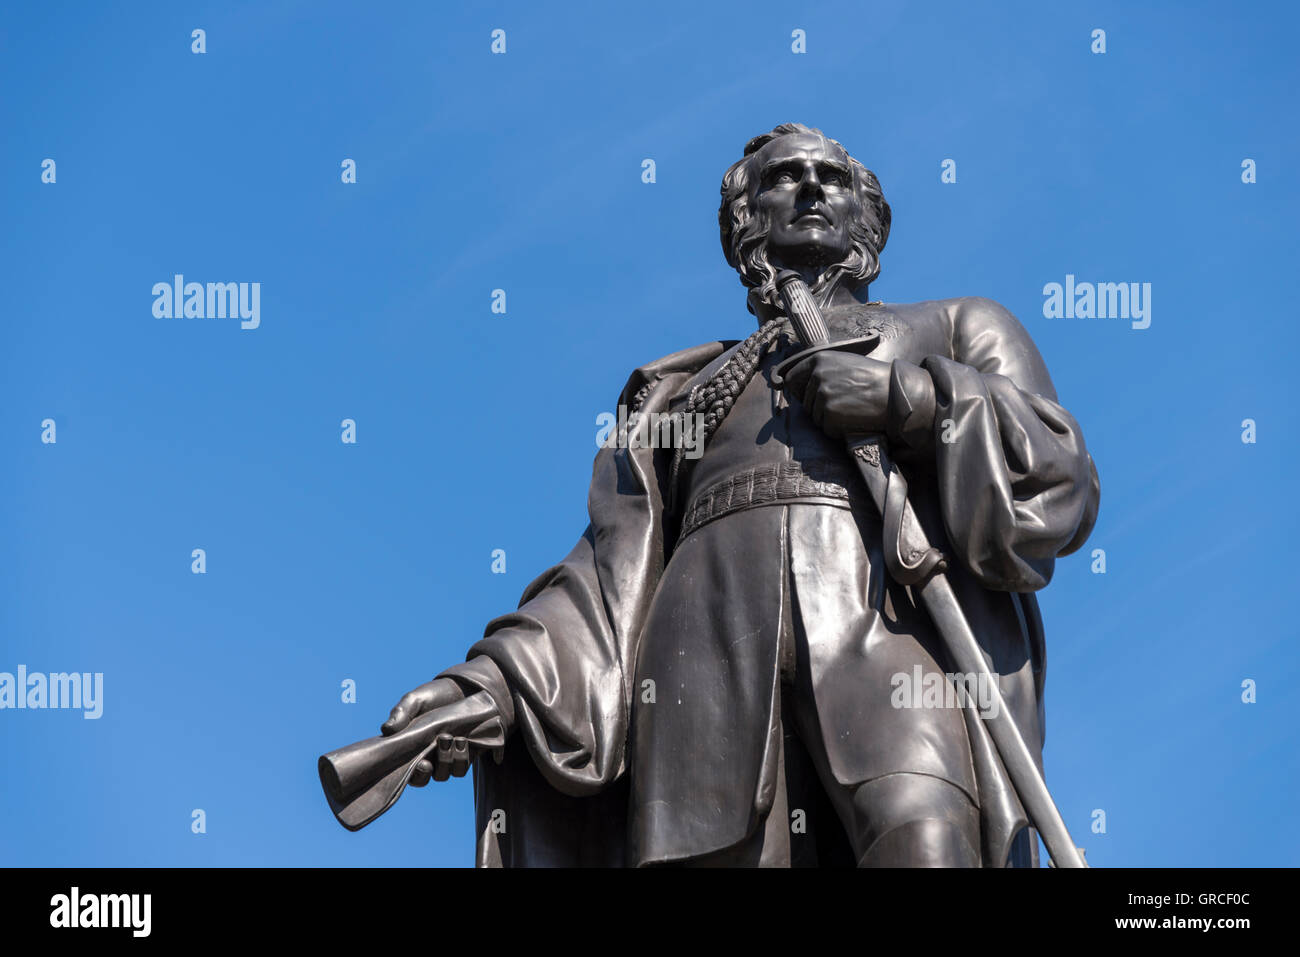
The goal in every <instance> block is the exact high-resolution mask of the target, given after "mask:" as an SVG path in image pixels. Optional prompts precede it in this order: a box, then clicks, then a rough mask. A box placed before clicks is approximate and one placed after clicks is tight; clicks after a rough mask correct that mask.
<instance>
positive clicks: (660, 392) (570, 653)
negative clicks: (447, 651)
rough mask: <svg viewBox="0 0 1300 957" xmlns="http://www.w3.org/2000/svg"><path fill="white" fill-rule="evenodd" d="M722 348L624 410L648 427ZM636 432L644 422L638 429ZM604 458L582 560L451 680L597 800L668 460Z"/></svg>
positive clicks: (670, 367) (658, 566)
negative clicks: (648, 418) (488, 704)
mask: <svg viewBox="0 0 1300 957" xmlns="http://www.w3.org/2000/svg"><path fill="white" fill-rule="evenodd" d="M722 348H723V344H722V343H711V344H709V345H706V346H700V347H697V348H696V349H691V350H687V351H686V352H683V353H677V354H675V355H674V356H670V357H668V358H667V359H663V360H659V362H657V363H653V364H651V365H650V366H646V367H643V368H642V369H639V370H637V372H636V373H634V374H633V376H632V378H631V379H630V380H629V381H628V384H627V387H626V388H625V389H624V391H623V393H622V395H621V396H620V398H619V403H620V405H625V406H628V407H629V408H631V409H639V410H640V412H641V414H643V415H648V414H649V413H651V412H654V411H661V410H662V409H664V408H666V407H667V401H668V398H669V397H670V396H671V394H672V393H673V392H674V391H675V390H676V388H677V387H679V386H680V385H681V384H682V383H683V382H684V381H685V380H687V379H688V378H689V377H690V374H692V373H693V372H694V371H698V369H699V368H700V367H702V366H703V365H704V364H706V363H707V362H708V361H710V360H711V359H712V358H713V357H714V356H716V355H718V354H719V353H720V352H721V350H722ZM632 425H633V426H634V425H635V419H633V420H632ZM636 444H637V443H630V442H626V441H622V442H619V441H613V440H611V442H610V443H608V444H607V446H606V447H604V448H601V449H600V450H599V452H598V453H597V455H596V460H595V464H594V466H593V470H592V479H591V488H590V492H589V494H588V497H587V511H588V517H589V524H588V526H587V529H586V531H585V532H584V533H583V535H582V537H581V538H580V539H579V540H578V543H577V544H576V545H575V546H574V547H573V550H572V551H570V552H569V554H568V555H567V556H566V557H565V558H564V559H563V560H562V561H561V562H559V563H558V564H557V565H555V566H554V567H552V568H550V569H548V570H547V571H545V572H543V573H542V574H541V575H540V576H539V577H538V578H537V579H536V580H534V581H533V582H532V583H531V584H530V585H529V586H528V587H527V589H525V591H524V594H523V597H522V599H521V600H520V604H519V607H518V609H516V610H515V611H513V612H511V613H510V614H507V615H502V616H501V617H499V618H496V619H494V620H493V621H492V622H490V623H489V624H488V626H487V628H486V631H485V634H484V637H483V638H482V639H481V640H480V641H478V642H477V643H476V644H475V645H474V646H473V647H472V648H470V650H469V654H468V656H467V659H468V660H467V661H466V662H465V663H463V664H461V665H457V666H455V667H454V668H450V669H448V670H447V671H445V672H443V676H446V677H453V678H457V679H458V680H460V681H461V682H463V683H464V684H468V685H470V686H474V687H479V688H482V689H484V690H487V691H489V692H490V693H492V694H493V696H494V697H496V698H498V699H499V700H500V699H504V700H500V703H499V705H498V708H499V710H500V711H502V713H503V715H504V716H505V717H507V719H508V721H509V723H510V725H511V728H512V730H513V731H515V732H517V733H518V734H519V735H521V736H522V737H523V739H524V742H525V743H526V744H527V748H528V751H529V753H531V755H532V757H533V761H534V762H535V763H536V765H537V768H538V770H539V771H540V772H541V774H542V776H543V777H544V778H545V779H546V780H547V782H548V783H549V784H550V785H551V786H552V787H554V788H556V789H557V790H559V791H561V792H563V793H564V794H568V795H571V796H575V797H580V796H584V795H589V794H594V793H596V792H597V791H600V790H601V789H603V788H605V787H606V786H608V785H609V784H610V783H612V782H613V781H614V780H616V779H617V778H618V777H619V776H620V775H621V774H622V773H623V769H624V763H625V746H626V740H627V733H628V719H629V714H630V711H631V694H632V688H631V687H630V683H631V681H632V680H633V674H632V672H633V669H634V664H635V653H636V642H637V640H638V638H639V634H640V629H641V626H642V624H643V622H644V620H645V615H646V612H647V610H648V607H649V603H650V600H651V598H652V597H653V594H654V589H655V587H656V586H657V584H658V581H659V578H660V576H661V575H662V572H663V566H664V530H663V520H664V517H663V491H664V484H663V483H664V473H665V472H666V461H667V459H669V458H670V455H669V454H665V453H664V452H662V451H661V450H656V449H653V448H641V447H636V448H632V447H627V446H632V445H636Z"/></svg>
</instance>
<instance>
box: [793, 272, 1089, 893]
mask: <svg viewBox="0 0 1300 957" xmlns="http://www.w3.org/2000/svg"><path fill="white" fill-rule="evenodd" d="M777 288H778V290H779V291H780V294H781V300H782V303H783V304H784V306H785V312H786V315H787V316H789V317H790V323H791V325H792V326H793V327H794V331H795V334H796V335H797V336H798V337H799V340H800V341H801V342H802V344H803V346H804V349H803V351H801V352H799V353H798V354H796V355H794V356H792V357H790V358H789V359H786V360H785V361H783V362H782V363H781V365H780V366H779V367H778V368H777V370H776V375H775V376H774V383H779V382H780V381H781V380H782V377H783V375H784V374H785V373H786V372H788V370H789V369H791V368H793V367H794V366H796V365H798V364H799V363H800V362H801V361H803V360H804V359H806V358H808V357H809V356H811V355H812V354H813V353H815V352H820V351H822V350H823V349H834V348H837V347H839V346H840V345H841V343H833V342H831V339H830V333H829V331H828V330H827V328H826V322H825V320H824V319H823V318H822V314H821V310H820V309H819V308H818V306H817V303H816V301H815V300H814V299H813V297H812V292H811V291H810V290H809V288H808V285H807V283H805V282H804V281H803V279H802V278H801V277H800V276H799V274H798V273H796V272H794V271H793V270H784V271H783V272H781V273H780V274H779V275H778V276H777ZM872 339H875V336H874V335H872V336H870V337H863V338H861V339H857V340H854V342H855V343H856V348H855V349H854V351H857V352H863V351H864V349H863V346H864V344H865V345H866V347H867V348H866V350H865V351H869V349H870V348H871V347H873V346H874V345H875V342H873V341H870V340H872ZM844 345H847V343H845V344H844ZM845 441H846V444H847V445H848V450H849V454H850V455H851V456H852V457H853V460H854V462H855V463H856V464H857V466H858V469H859V470H860V471H861V473H862V477H863V479H865V480H866V483H867V488H868V489H870V491H871V498H872V499H873V500H874V501H875V503H876V507H877V508H878V509H879V510H880V514H881V517H882V519H883V522H884V547H885V564H886V566H887V567H888V569H889V571H890V574H891V576H892V577H893V578H894V579H895V580H896V581H898V582H899V584H902V585H910V586H911V587H912V590H913V593H914V594H917V595H918V596H919V597H920V600H921V604H922V605H924V606H925V609H926V611H927V612H928V613H929V615H930V618H931V620H932V621H933V622H934V624H935V627H936V629H937V630H938V632H939V636H940V637H941V638H942V640H943V643H944V646H945V648H946V649H947V651H948V654H949V656H950V657H951V659H952V661H953V664H954V665H956V667H957V668H958V669H959V670H961V671H962V672H964V673H965V674H967V675H975V676H976V680H977V681H979V682H980V684H979V687H981V688H983V687H985V686H987V687H988V688H989V689H990V690H991V697H992V700H991V701H990V707H989V708H988V709H986V710H985V711H982V712H981V711H978V709H977V713H978V714H979V716H980V718H981V719H982V720H983V721H984V724H985V726H986V727H987V728H988V730H989V734H990V735H991V737H992V738H993V743H994V744H995V745H996V746H997V750H998V754H999V756H1000V757H1001V758H1002V764H1003V765H1004V766H1005V767H1006V769H1007V774H1008V776H1009V777H1010V778H1011V783H1012V785H1013V786H1014V787H1015V789H1016V793H1017V794H1018V795H1019V796H1020V802H1021V804H1022V805H1023V806H1024V809H1025V811H1026V813H1028V815H1029V818H1030V823H1032V824H1033V825H1034V827H1035V828H1037V829H1038V833H1039V834H1041V835H1042V836H1043V843H1044V844H1046V845H1047V851H1048V853H1049V854H1051V856H1052V861H1053V862H1054V863H1055V865H1056V866H1057V867H1087V866H1088V865H1087V863H1086V862H1085V861H1084V859H1083V855H1082V853H1080V851H1079V848H1078V847H1076V846H1075V844H1074V841H1073V840H1072V839H1071V837H1070V832H1069V831H1068V830H1067V829H1066V827H1065V821H1063V820H1062V819H1061V812H1060V811H1058V810H1057V808H1056V804H1055V802H1054V801H1053V800H1052V795H1051V794H1050V793H1048V790H1047V784H1046V782H1045V781H1044V780H1043V776H1042V775H1041V774H1040V773H1039V771H1038V765H1037V764H1035V763H1034V758H1033V755H1031V754H1030V752H1029V748H1028V747H1027V746H1026V745H1025V739H1024V738H1023V737H1021V735H1020V729H1019V728H1018V727H1017V726H1016V723H1015V720H1014V719H1013V718H1012V717H1011V711H1010V709H1009V708H1008V707H1007V705H1006V702H1005V701H1004V700H1003V698H1002V690H1001V689H1000V688H999V687H998V683H997V680H996V679H995V678H994V677H993V676H992V675H990V674H989V670H988V665H987V664H986V663H985V661H984V652H983V650H982V649H981V648H980V644H979V640H978V639H977V638H976V637H975V633H974V632H973V631H971V627H970V624H969V623H968V622H967V621H966V616H965V614H964V613H963V612H962V610H961V605H960V604H959V603H958V601H957V596H956V595H955V594H954V593H953V590H952V585H951V584H950V583H949V582H948V578H947V576H945V575H944V573H943V572H944V569H945V568H946V567H947V566H946V561H945V559H944V557H943V555H942V553H941V552H940V551H939V550H938V549H936V548H934V547H932V546H931V545H930V542H929V540H928V539H927V538H926V535H925V532H924V530H922V528H921V525H920V523H919V522H918V521H917V519H916V515H915V513H913V511H912V506H911V504H910V503H909V502H908V501H907V480H906V479H905V478H904V477H903V474H902V473H901V472H899V471H898V469H897V468H896V467H895V466H894V464H893V463H892V462H891V461H890V460H889V455H888V454H887V452H886V450H885V438H884V436H882V435H866V434H858V435H848V436H845Z"/></svg>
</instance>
